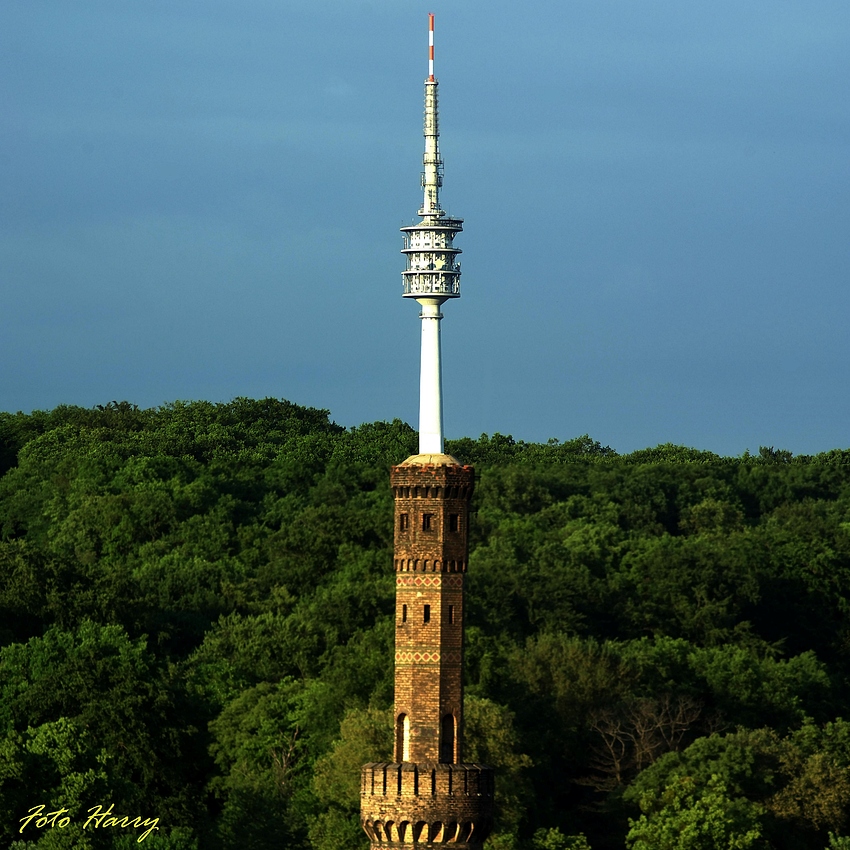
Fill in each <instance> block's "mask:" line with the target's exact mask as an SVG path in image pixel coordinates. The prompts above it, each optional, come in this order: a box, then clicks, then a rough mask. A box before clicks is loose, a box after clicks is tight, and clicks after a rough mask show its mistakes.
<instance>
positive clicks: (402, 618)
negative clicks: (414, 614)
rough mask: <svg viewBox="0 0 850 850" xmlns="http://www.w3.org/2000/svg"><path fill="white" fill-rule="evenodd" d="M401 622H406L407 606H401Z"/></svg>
mask: <svg viewBox="0 0 850 850" xmlns="http://www.w3.org/2000/svg"><path fill="white" fill-rule="evenodd" d="M401 621H402V623H406V622H407V605H402V606H401Z"/></svg>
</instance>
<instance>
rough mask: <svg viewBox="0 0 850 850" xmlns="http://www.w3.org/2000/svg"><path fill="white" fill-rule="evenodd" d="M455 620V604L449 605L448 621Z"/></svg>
mask: <svg viewBox="0 0 850 850" xmlns="http://www.w3.org/2000/svg"><path fill="white" fill-rule="evenodd" d="M454 621H455V606H454V605H449V622H450V623H453V622H454Z"/></svg>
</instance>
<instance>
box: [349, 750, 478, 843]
mask: <svg viewBox="0 0 850 850" xmlns="http://www.w3.org/2000/svg"><path fill="white" fill-rule="evenodd" d="M493 785H494V783H493V769H492V768H490V767H486V766H485V765H481V764H441V763H437V762H419V763H415V762H403V763H402V764H384V763H375V762H373V763H370V764H366V765H364V766H363V770H362V773H361V784H360V823H361V824H362V826H363V829H364V831H365V832H366V834H367V835H368V836H369V840H370V841H371V842H372V847H373V848H375V850H377V848H385V850H410V848H411V845H413V846H415V847H416V848H419V850H437V848H442V847H443V846H444V845H447V844H449V845H451V846H452V847H453V848H455V850H480V848H481V845H482V844H483V843H484V839H486V838H487V836H488V835H489V834H490V831H491V830H492V828H493Z"/></svg>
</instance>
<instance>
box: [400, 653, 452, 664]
mask: <svg viewBox="0 0 850 850" xmlns="http://www.w3.org/2000/svg"><path fill="white" fill-rule="evenodd" d="M441 658H442V661H443V662H444V663H445V664H460V662H461V654H460V653H459V652H452V651H451V650H450V651H448V652H443V653H440V652H396V654H395V660H396V664H404V663H408V664H409V663H411V662H416V663H419V662H422V661H424V662H429V661H430V662H434V663H436V662H439V661H440V660H441Z"/></svg>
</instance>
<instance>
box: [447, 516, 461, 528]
mask: <svg viewBox="0 0 850 850" xmlns="http://www.w3.org/2000/svg"><path fill="white" fill-rule="evenodd" d="M449 531H460V514H449Z"/></svg>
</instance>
